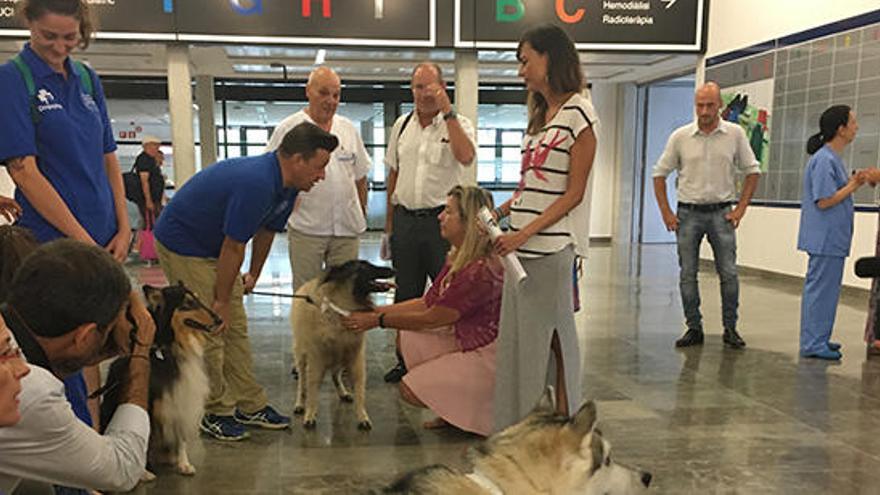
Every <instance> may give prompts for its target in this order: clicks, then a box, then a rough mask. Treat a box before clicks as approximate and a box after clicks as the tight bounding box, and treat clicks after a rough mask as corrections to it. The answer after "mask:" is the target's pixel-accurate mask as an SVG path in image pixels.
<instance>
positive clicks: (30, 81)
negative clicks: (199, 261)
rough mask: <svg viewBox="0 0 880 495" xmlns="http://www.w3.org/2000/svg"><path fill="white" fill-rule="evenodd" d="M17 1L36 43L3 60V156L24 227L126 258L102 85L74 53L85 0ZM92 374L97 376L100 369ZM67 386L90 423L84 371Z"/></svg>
mask: <svg viewBox="0 0 880 495" xmlns="http://www.w3.org/2000/svg"><path fill="white" fill-rule="evenodd" d="M19 9H20V13H21V17H22V20H23V22H24V23H25V25H26V26H27V28H28V29H29V31H30V42H29V43H27V44H25V46H24V49H23V50H22V51H21V52H20V53H19V54H18V55H16V57H15V58H14V59H13V60H11V61H10V62H8V63H6V64H4V65H2V66H0V102H2V107H3V111H2V112H0V129H3V138H2V139H0V162H5V164H6V167H7V170H8V171H9V175H10V176H11V177H12V180H13V181H14V182H15V184H16V187H17V190H16V194H15V199H16V200H17V201H18V202H19V204H21V208H22V214H21V217H20V218H19V220H18V225H20V226H22V227H25V228H27V229H29V230H30V231H31V232H33V234H34V236H35V237H36V238H37V240H38V241H39V242H41V243H42V242H48V241H51V240H53V239H58V238H61V237H71V238H74V239H79V240H81V241H83V242H86V243H89V244H98V245H100V246H104V247H106V249H107V250H108V251H109V252H110V253H111V254H112V255H113V256H114V257H115V258H116V259H118V260H120V261H123V260H124V259H125V257H126V256H127V252H128V245H129V242H130V240H131V232H130V229H129V226H128V215H127V212H126V207H125V195H124V192H123V186H122V175H121V173H120V170H119V162H118V160H117V158H116V154H115V151H116V142H115V141H114V139H113V131H112V129H111V127H110V120H109V118H108V117H107V107H106V103H105V101H104V93H103V90H102V88H101V84H100V81H99V80H98V77H97V75H96V74H95V73H94V72H92V71H91V70H90V69H88V68H86V67H85V66H84V65H82V64H81V63H79V62H75V61H73V60H72V59H71V58H70V53H71V52H72V51H73V50H74V49H75V48H77V47H82V48H85V47H86V46H88V43H89V37H90V35H91V30H92V23H91V22H90V20H89V8H88V4H87V3H86V1H85V0H67V1H65V0H61V1H59V0H24V1H22V2H20V4H19ZM139 319H140V318H139ZM86 373H91V375H90V378H91V380H90V381H93V382H95V381H96V379H97V377H98V374H97V368H93V369H92V371H91V372H89V371H86ZM65 385H66V389H67V393H68V398H69V399H70V401H71V403H72V405H73V406H74V411H75V412H76V413H77V416H79V417H80V418H81V419H82V420H83V421H85V422H87V423H89V424H91V420H90V415H89V412H88V409H87V407H86V403H85V395H86V388H85V382H84V380H83V376H82V374H77V375H75V376H73V377H69V378H68V379H66V380H65ZM92 386H97V384H96V383H93V384H92Z"/></svg>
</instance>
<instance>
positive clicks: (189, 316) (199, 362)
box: [101, 282, 222, 481]
mask: <svg viewBox="0 0 880 495" xmlns="http://www.w3.org/2000/svg"><path fill="white" fill-rule="evenodd" d="M143 290H144V296H146V300H147V309H149V311H150V314H151V315H152V317H153V320H154V321H155V322H156V337H155V339H154V341H153V346H152V347H151V349H150V391H149V410H148V412H149V414H150V444H149V450H148V463H147V465H148V469H149V468H150V467H153V466H155V465H157V464H171V465H174V466H175V468H176V469H177V472H178V473H180V474H184V475H193V474H195V472H196V470H195V468H194V467H193V465H192V464H191V463H190V462H189V457H188V456H187V453H186V443H187V442H188V441H191V440H192V439H194V438H196V437H197V436H198V431H199V421H200V420H201V418H202V415H203V414H204V408H205V399H206V398H207V397H208V391H209V385H208V377H207V375H206V374H205V365H204V359H203V348H204V344H205V339H206V338H207V335H208V334H210V333H212V332H214V331H216V330H217V329H218V328H220V325H221V324H222V321H221V320H220V317H219V316H217V314H216V313H214V311H212V310H211V309H210V308H209V307H208V306H206V305H205V304H204V303H203V302H202V301H200V300H199V298H198V297H197V296H196V295H195V294H194V293H193V292H192V291H190V290H189V289H187V288H186V287H185V286H184V285H183V283H182V282H181V283H179V284H178V285H171V286H168V287H163V288H157V287H152V286H149V285H145V286H144V287H143ZM128 362H129V358H128V357H127V356H123V357H120V358H118V359H117V360H116V361H114V362H113V364H112V365H111V366H110V372H109V374H108V376H107V384H108V389H107V392H105V394H104V399H103V402H102V403H101V425H102V427H103V428H106V426H107V423H108V422H109V421H110V418H112V416H113V412H114V411H115V410H116V408H117V407H118V406H119V400H120V394H121V390H122V387H121V386H118V385H119V384H123V383H126V382H127V380H128ZM153 479H155V475H154V474H153V473H152V472H150V471H149V470H147V471H146V472H145V473H144V477H143V481H151V480H153Z"/></svg>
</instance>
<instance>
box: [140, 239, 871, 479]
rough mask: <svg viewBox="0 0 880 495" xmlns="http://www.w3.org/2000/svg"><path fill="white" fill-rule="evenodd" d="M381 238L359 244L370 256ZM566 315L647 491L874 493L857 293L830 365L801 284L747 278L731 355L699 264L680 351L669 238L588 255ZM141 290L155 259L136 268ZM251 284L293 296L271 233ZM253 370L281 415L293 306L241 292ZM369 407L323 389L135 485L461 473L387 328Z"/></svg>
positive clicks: (460, 449)
mask: <svg viewBox="0 0 880 495" xmlns="http://www.w3.org/2000/svg"><path fill="white" fill-rule="evenodd" d="M378 247H379V246H378V238H376V237H374V236H371V237H368V238H367V239H366V240H364V241H363V242H362V247H361V254H362V256H363V257H364V258H366V259H371V260H373V261H376V259H377V257H378ZM591 253H592V254H591V260H590V262H589V267H588V270H587V273H586V276H585V280H584V281H583V284H584V289H583V290H582V293H583V294H584V301H585V305H584V310H582V311H581V313H579V315H578V329H579V332H580V335H581V344H582V347H581V351H582V355H583V362H584V376H585V380H584V390H583V392H584V396H585V397H588V398H594V399H596V400H597V403H598V407H599V415H600V426H601V428H602V430H603V432H604V433H605V436H606V438H608V439H610V441H611V443H612V445H613V448H614V458H615V459H616V460H617V461H618V462H622V463H625V464H630V465H637V466H639V467H641V468H644V469H647V470H649V471H652V472H653V473H654V480H655V486H656V492H657V493H671V494H707V493H742V494H770V493H802V494H813V493H835V494H837V493H840V494H853V493H880V441H877V442H875V441H874V439H873V437H872V435H873V433H874V432H880V361H866V360H865V352H864V344H863V343H862V342H861V336H862V332H863V329H864V324H865V306H866V304H865V301H864V300H863V299H864V298H863V297H861V298H860V297H854V296H849V297H848V298H847V299H844V300H843V301H842V303H841V306H840V309H839V311H838V318H837V327H836V328H837V330H836V332H835V338H836V340H838V341H840V342H841V343H842V344H843V346H844V347H843V353H844V360H843V362H842V363H840V364H836V365H835V364H827V363H824V362H818V361H812V360H803V359H800V358H798V356H797V341H798V319H799V307H800V306H799V305H800V287H799V286H798V285H797V284H792V283H791V282H779V281H774V280H768V279H765V278H760V277H754V276H748V277H746V276H743V277H741V278H740V280H741V291H740V294H741V301H740V313H741V316H740V332H741V334H742V335H743V337H744V338H745V340H746V341H747V343H748V347H747V348H746V349H745V350H742V351H733V350H728V349H724V348H723V347H722V344H721V335H720V334H721V327H720V300H719V295H718V294H719V287H718V283H717V277H716V276H715V275H714V274H713V273H705V272H704V273H702V274H701V276H700V283H701V288H702V295H703V313H704V318H705V327H706V331H707V333H708V335H707V338H706V343H705V345H704V346H703V347H702V348H692V349H687V350H684V351H678V350H676V349H674V348H673V341H674V340H675V339H676V338H677V337H678V335H679V334H680V333H681V331H682V317H681V307H680V302H679V297H678V276H677V273H678V268H677V262H676V258H675V251H674V247H673V246H645V247H642V248H634V249H633V251H632V252H630V251H629V250H628V249H626V248H620V247H600V248H594V249H593V250H592V251H591ZM134 270H135V271H136V272H137V275H138V277H139V278H140V279H141V280H142V281H144V282H146V283H161V282H162V275H161V270H160V269H159V268H157V267H155V266H154V267H143V266H135V267H134ZM259 289H261V290H266V291H276V292H289V291H290V269H289V264H288V261H287V247H286V242H285V239H284V237H283V236H279V237H278V239H277V240H276V242H275V246H274V249H273V251H272V254H271V258H270V260H269V261H268V263H267V267H266V269H265V273H264V275H263V277H262V279H261V280H260V285H259ZM246 305H247V310H248V314H249V315H250V334H251V339H252V344H253V352H254V357H255V359H254V361H255V363H256V372H257V376H258V377H259V379H260V381H261V383H262V384H263V385H264V386H265V387H266V388H267V391H268V393H269V396H270V398H271V401H272V402H273V404H275V405H276V406H278V408H279V409H281V410H282V411H284V412H285V413H287V414H290V412H291V410H292V408H293V396H294V388H295V383H296V382H295V380H294V379H293V377H292V376H291V375H290V368H291V352H290V343H291V337H290V328H289V324H288V321H287V319H288V313H289V310H290V301H289V299H285V298H281V297H265V296H250V297H248V298H247V301H246ZM368 355H369V358H368V364H367V367H368V374H369V379H368V384H367V388H368V390H367V396H368V397H367V407H368V410H369V413H370V416H371V417H372V419H373V430H372V431H371V432H368V433H364V432H360V431H358V430H357V427H356V419H355V417H354V412H353V410H352V406H351V405H350V404H343V403H340V402H339V401H338V400H337V399H336V397H335V395H334V393H333V392H332V387H331V386H330V385H329V383H325V386H324V387H323V389H322V397H321V406H320V415H319V418H318V427H317V429H316V430H315V431H312V432H306V431H304V430H303V428H302V426H301V424H300V423H299V422H297V424H296V425H295V426H294V427H293V428H292V429H291V430H289V431H282V432H265V431H253V432H252V437H251V438H250V439H249V440H246V441H243V442H239V443H220V442H217V441H213V440H208V439H201V440H200V441H199V442H197V443H196V444H195V445H193V446H191V447H190V449H189V450H190V452H191V458H192V460H193V464H194V465H195V466H196V468H197V470H198V473H197V474H196V476H195V477H192V478H185V477H182V476H179V475H176V474H173V473H171V472H170V471H163V470H160V471H159V474H160V477H159V479H158V481H156V482H154V483H150V484H148V485H144V486H141V487H139V488H138V489H137V492H138V493H154V494H169V493H187V494H190V493H193V494H199V493H201V494H212V495H214V494H221V493H222V494H281V493H328V494H330V493H333V494H342V493H360V492H363V491H364V490H367V489H369V488H373V487H377V486H381V485H382V484H384V483H386V482H388V481H390V480H392V479H393V478H395V477H396V476H397V475H399V474H400V473H404V472H406V471H408V470H411V469H414V468H418V467H421V466H425V465H428V464H433V463H446V464H449V465H452V466H456V467H459V468H464V469H466V468H467V464H466V462H465V460H464V453H465V451H466V449H467V448H468V447H469V446H470V445H472V444H473V443H474V442H476V441H478V438H476V437H474V436H471V435H467V434H464V433H460V432H456V431H452V430H440V431H437V430H432V431H425V430H423V429H422V428H421V423H422V422H423V421H424V420H426V419H430V417H431V416H430V414H429V413H427V412H423V411H420V410H417V409H415V408H412V407H410V406H408V405H405V404H403V403H401V402H400V401H399V400H398V398H397V390H396V388H395V387H394V386H391V385H387V384H385V383H384V382H383V381H382V373H383V371H384V370H386V369H387V368H388V367H389V366H390V365H391V364H392V362H393V361H394V354H393V337H392V335H390V334H389V333H385V332H384V331H382V330H377V331H374V332H371V333H370V334H369V336H368Z"/></svg>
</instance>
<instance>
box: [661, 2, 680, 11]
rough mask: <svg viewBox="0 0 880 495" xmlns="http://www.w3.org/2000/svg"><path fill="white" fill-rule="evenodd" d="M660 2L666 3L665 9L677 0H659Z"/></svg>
mask: <svg viewBox="0 0 880 495" xmlns="http://www.w3.org/2000/svg"><path fill="white" fill-rule="evenodd" d="M660 1H661V2H663V3H665V4H666V10H669V9H670V8H671V7H672V6H673V5H675V4H676V3H677V2H678V0H660Z"/></svg>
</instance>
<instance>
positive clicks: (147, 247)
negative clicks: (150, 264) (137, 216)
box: [139, 212, 159, 261]
mask: <svg viewBox="0 0 880 495" xmlns="http://www.w3.org/2000/svg"><path fill="white" fill-rule="evenodd" d="M153 223H154V218H153V214H152V213H150V212H147V215H146V218H145V219H144V230H142V231H141V232H140V234H139V235H140V236H141V249H140V257H141V259H142V260H144V261H156V260H158V259H159V255H158V254H156V241H155V238H154V237H153Z"/></svg>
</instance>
